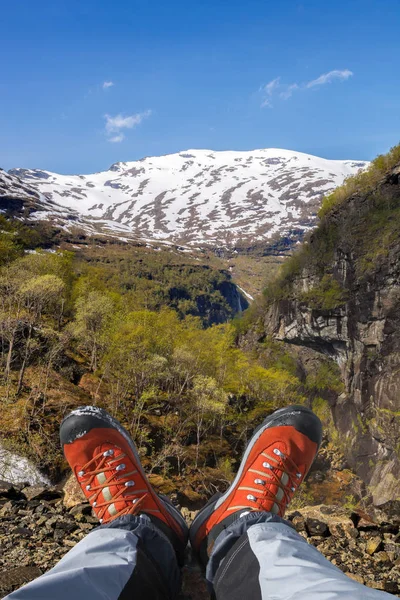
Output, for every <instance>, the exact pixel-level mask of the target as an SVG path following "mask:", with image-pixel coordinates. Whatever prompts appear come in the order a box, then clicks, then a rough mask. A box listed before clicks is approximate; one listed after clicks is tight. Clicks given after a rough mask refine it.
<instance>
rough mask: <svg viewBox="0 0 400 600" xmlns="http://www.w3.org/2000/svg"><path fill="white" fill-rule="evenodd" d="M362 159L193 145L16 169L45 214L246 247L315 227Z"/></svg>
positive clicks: (119, 231)
mask: <svg viewBox="0 0 400 600" xmlns="http://www.w3.org/2000/svg"><path fill="white" fill-rule="evenodd" d="M366 166H367V163H366V162H363V161H336V160H326V159H322V158H317V157H315V156H311V155H307V154H303V153H300V152H293V151H290V150H278V149H273V148H270V149H264V150H254V151H251V152H213V151H210V150H188V151H186V152H181V153H179V154H170V155H167V156H160V157H150V158H144V159H142V160H139V161H135V162H126V163H116V164H114V165H112V166H111V167H110V169H109V170H108V171H104V172H100V173H95V174H92V175H58V174H56V173H51V172H48V171H40V170H29V169H12V170H11V171H10V172H9V174H10V175H11V176H18V177H19V178H21V180H22V181H23V183H24V184H27V185H29V187H30V188H31V189H33V190H36V191H37V192H39V193H40V194H41V198H42V204H41V208H42V210H41V211H40V212H38V213H37V214H36V218H38V219H48V220H52V221H53V222H54V221H55V222H57V223H59V224H63V225H64V226H66V225H67V226H68V223H69V222H70V221H71V220H72V221H74V222H75V224H79V225H80V226H82V227H83V228H84V229H86V230H87V231H88V232H91V231H103V232H108V233H114V234H115V235H118V236H119V237H124V236H125V237H135V238H140V239H151V240H159V241H166V242H172V243H175V244H184V245H195V246H196V245H197V246H203V247H204V246H210V247H216V246H217V247H218V246H228V247H229V246H230V247H233V246H241V245H246V244H249V243H255V242H258V241H265V240H271V241H274V240H277V239H279V238H281V237H282V236H289V237H290V238H292V239H293V240H297V239H299V238H300V237H301V235H302V233H303V232H304V231H306V230H307V229H309V228H310V227H312V226H313V224H314V220H315V214H316V212H317V209H318V208H319V204H320V200H321V198H322V196H323V195H324V194H326V193H328V192H330V191H331V190H332V189H333V188H335V187H336V186H337V185H340V184H341V183H342V182H343V180H344V178H345V177H347V176H348V175H351V174H354V173H356V172H357V171H358V170H359V169H360V168H365V167H366Z"/></svg>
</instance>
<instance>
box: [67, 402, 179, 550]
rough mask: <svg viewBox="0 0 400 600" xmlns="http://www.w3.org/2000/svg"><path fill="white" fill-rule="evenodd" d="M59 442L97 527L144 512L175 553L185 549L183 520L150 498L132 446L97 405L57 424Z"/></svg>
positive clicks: (153, 494) (149, 488)
mask: <svg viewBox="0 0 400 600" xmlns="http://www.w3.org/2000/svg"><path fill="white" fill-rule="evenodd" d="M60 440H61V445H62V448H63V451H64V455H65V458H66V459H67V461H68V463H69V465H70V467H71V469H72V471H73V473H74V475H75V477H76V479H77V481H78V483H79V485H80V486H81V488H82V491H83V493H84V494H85V496H86V498H87V499H88V501H89V503H90V504H91V506H92V508H93V510H94V512H95V514H96V516H97V517H98V519H99V521H100V523H103V524H105V523H109V522H110V521H113V520H114V519H117V518H118V517H122V516H123V515H137V514H139V513H144V514H146V515H148V516H149V517H150V519H151V521H152V522H153V523H154V524H155V525H156V526H157V527H159V528H160V529H161V530H162V531H163V532H164V533H165V534H166V535H167V536H168V538H169V539H170V541H171V542H172V543H173V545H174V547H175V549H176V550H177V551H178V550H179V551H180V550H182V549H183V548H184V546H186V542H187V537H188V530H187V526H186V523H185V521H184V519H183V517H182V516H181V514H180V512H179V511H178V510H177V509H176V508H175V507H174V506H173V505H172V503H171V502H170V501H169V500H168V499H167V498H165V497H164V496H159V495H158V494H156V492H155V491H154V489H153V487H152V485H151V484H150V483H149V481H148V480H147V478H146V475H145V473H144V471H143V468H142V465H141V463H140V458H139V455H138V452H137V449H136V446H135V444H134V443H133V441H132V440H131V438H130V437H129V434H128V432H127V431H126V430H125V429H124V428H123V427H122V426H121V425H120V423H119V422H118V421H117V420H116V419H114V418H113V417H112V416H111V415H109V414H108V413H107V412H106V411H105V410H104V409H102V408H98V407H97V406H84V407H81V408H78V409H76V410H74V411H72V412H71V413H70V414H69V415H68V416H67V417H65V419H64V420H63V422H62V423H61V427H60Z"/></svg>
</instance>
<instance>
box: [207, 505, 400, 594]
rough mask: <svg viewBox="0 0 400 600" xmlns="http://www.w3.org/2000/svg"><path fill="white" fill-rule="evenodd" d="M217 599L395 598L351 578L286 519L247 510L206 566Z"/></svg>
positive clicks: (222, 538)
mask: <svg viewBox="0 0 400 600" xmlns="http://www.w3.org/2000/svg"><path fill="white" fill-rule="evenodd" d="M207 580H208V582H209V584H210V585H211V587H212V589H213V592H214V594H215V597H216V598H217V600H243V598H248V599H249V600H294V599H295V600H345V599H346V600H385V599H387V600H389V599H391V600H393V598H394V596H392V595H391V594H387V593H386V592H381V591H379V590H373V589H370V588H368V587H366V586H364V585H362V584H361V583H358V582H356V581H354V580H352V579H350V578H349V577H347V576H346V575H345V574H344V573H342V571H340V569H338V568H337V567H335V566H334V565H333V564H332V563H330V562H329V561H328V560H327V559H326V558H324V557H323V556H322V554H321V553H320V552H318V550H317V549H316V548H314V546H311V545H310V544H308V543H307V542H306V540H305V539H304V538H303V537H301V536H300V535H299V534H298V533H297V532H296V531H294V529H292V527H290V526H289V525H288V524H287V523H286V522H285V521H284V520H283V519H280V518H279V517H276V516H273V515H271V514H269V513H254V512H253V513H248V514H246V515H245V516H243V517H241V518H240V519H238V520H237V521H235V522H234V523H232V524H231V525H229V526H228V527H227V529H226V530H224V531H222V532H221V533H220V535H219V536H218V537H217V539H216V541H215V544H214V547H213V551H212V554H211V557H210V561H209V563H208V565H207Z"/></svg>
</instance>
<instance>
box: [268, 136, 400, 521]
mask: <svg viewBox="0 0 400 600" xmlns="http://www.w3.org/2000/svg"><path fill="white" fill-rule="evenodd" d="M320 216H321V221H320V224H319V226H318V227H317V228H316V229H315V230H314V231H313V233H312V235H311V236H310V237H309V239H308V242H307V243H305V244H304V245H303V246H302V248H301V250H300V252H297V253H295V254H294V255H293V257H292V258H290V259H289V260H288V261H287V262H286V263H285V265H284V267H283V269H282V272H281V275H280V277H279V278H278V279H277V280H276V281H275V282H274V283H273V284H271V286H270V287H269V289H267V290H265V298H266V304H267V306H266V307H265V308H264V311H263V314H262V321H263V329H264V332H266V333H268V334H271V335H273V336H274V337H275V338H276V339H279V340H282V341H284V342H289V343H291V344H295V345H297V346H307V347H308V348H312V349H315V350H317V352H318V353H322V354H325V355H329V356H331V357H332V358H333V359H334V360H335V361H336V362H337V364H338V365H339V367H340V370H341V374H342V378H343V382H344V385H345V391H344V393H342V394H340V395H339V397H338V398H336V399H331V401H330V404H331V408H332V412H333V416H334V420H335V425H336V427H337V429H338V431H339V434H340V439H341V442H342V444H343V446H344V448H345V453H346V455H347V458H348V460H349V462H350V465H351V466H352V467H353V468H354V469H355V470H356V472H357V474H358V475H359V476H360V477H361V478H362V479H363V480H364V481H365V483H367V484H368V488H369V491H370V492H371V494H372V496H373V499H374V503H375V504H376V505H377V506H383V505H387V504H388V503H390V502H393V503H394V507H395V510H396V511H397V512H398V508H399V506H400V483H399V482H400V445H399V439H400V401H399V398H400V338H399V330H400V145H399V146H397V147H394V148H393V149H392V150H391V151H390V152H389V153H388V154H387V155H385V156H380V157H378V158H377V159H376V160H375V161H373V163H372V165H371V167H370V169H369V170H368V171H366V172H365V173H363V174H362V175H359V176H357V177H355V178H353V179H351V180H349V181H348V182H346V184H345V185H344V186H343V187H342V188H339V189H338V190H336V191H335V193H334V194H332V196H331V197H329V198H327V200H326V201H325V202H324V204H323V206H322V209H321V211H320ZM264 334H265V333H264ZM322 389H323V386H321V390H322Z"/></svg>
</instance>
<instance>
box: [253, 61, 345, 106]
mask: <svg viewBox="0 0 400 600" xmlns="http://www.w3.org/2000/svg"><path fill="white" fill-rule="evenodd" d="M352 75H353V72H352V71H350V70H349V69H343V70H342V71H340V70H339V69H335V70H333V71H329V72H328V73H323V74H322V75H320V76H319V77H317V79H313V80H312V81H307V82H306V83H289V84H288V83H281V77H276V78H275V79H272V81H270V82H269V83H267V84H266V85H262V86H261V87H260V90H259V91H260V92H262V93H263V96H264V97H263V99H262V102H261V108H272V107H273V104H272V100H273V99H274V98H278V99H281V100H288V99H289V98H290V97H291V96H293V94H294V92H299V91H305V90H308V89H310V88H313V87H316V86H319V85H325V84H326V83H332V82H333V81H335V80H338V81H346V80H347V79H349V77H352Z"/></svg>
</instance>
